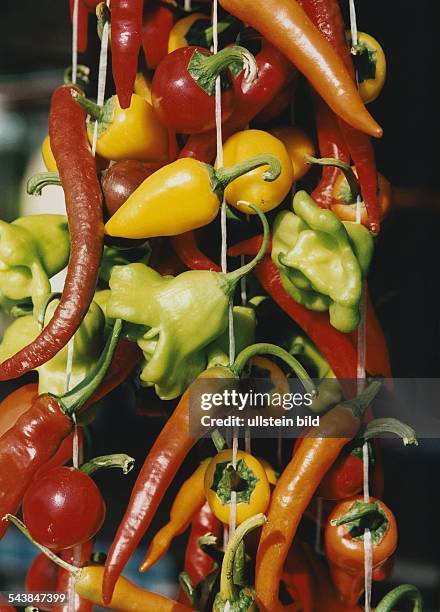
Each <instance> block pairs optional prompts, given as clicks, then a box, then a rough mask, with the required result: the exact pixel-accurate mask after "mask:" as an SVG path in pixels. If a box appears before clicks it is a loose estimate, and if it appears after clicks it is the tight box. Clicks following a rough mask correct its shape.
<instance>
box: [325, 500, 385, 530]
mask: <svg viewBox="0 0 440 612" xmlns="http://www.w3.org/2000/svg"><path fill="white" fill-rule="evenodd" d="M378 510H379V506H378V505H377V504H376V503H372V502H371V503H370V502H364V503H361V502H359V504H358V505H357V507H356V510H349V511H348V512H347V514H344V516H341V518H339V519H333V520H332V521H330V522H331V524H332V525H333V526H334V527H339V525H346V524H347V523H352V522H353V521H357V520H359V519H361V518H364V517H365V516H369V515H370V514H373V513H374V514H377V512H378Z"/></svg>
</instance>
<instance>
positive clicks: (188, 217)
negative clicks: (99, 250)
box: [105, 155, 281, 238]
mask: <svg viewBox="0 0 440 612" xmlns="http://www.w3.org/2000/svg"><path fill="white" fill-rule="evenodd" d="M263 165H269V166H270V167H269V169H268V170H266V171H265V172H264V173H263V176H264V177H265V178H264V180H266V181H275V180H276V178H277V177H278V176H279V174H280V171H281V168H280V164H279V162H278V160H277V159H276V158H275V157H273V156H272V155H257V156H255V157H253V158H251V159H248V160H246V161H244V162H242V163H241V164H236V165H235V166H232V167H230V168H221V169H219V170H214V168H212V166H209V165H208V164H204V163H202V162H199V161H197V160H195V159H191V158H184V159H178V160H176V161H175V162H173V163H171V164H168V165H167V166H164V167H163V168H160V169H159V170H157V172H155V173H154V174H152V175H151V176H149V177H148V178H147V179H145V181H144V182H143V183H141V185H139V187H138V188H137V189H136V190H135V191H134V192H133V193H132V194H131V196H130V197H129V198H128V199H127V201H126V202H124V204H123V205H122V206H121V208H119V209H118V210H117V211H116V212H115V214H114V215H113V216H112V217H111V218H110V219H109V221H107V224H106V226H105V231H106V232H107V234H109V235H110V236H119V237H121V238H152V237H154V236H176V235H178V234H182V233H183V232H188V231H190V230H193V229H196V228H198V227H202V226H204V225H207V224H208V223H210V222H211V221H213V219H214V218H215V217H216V215H217V213H218V210H219V206H220V203H221V201H222V197H223V191H224V189H225V187H226V186H227V185H228V184H229V183H230V182H231V181H234V180H236V179H237V177H239V176H241V175H242V174H244V173H245V172H249V171H250V170H253V169H254V168H257V167H259V166H263ZM264 180H262V183H263V184H264ZM250 211H251V209H247V212H250Z"/></svg>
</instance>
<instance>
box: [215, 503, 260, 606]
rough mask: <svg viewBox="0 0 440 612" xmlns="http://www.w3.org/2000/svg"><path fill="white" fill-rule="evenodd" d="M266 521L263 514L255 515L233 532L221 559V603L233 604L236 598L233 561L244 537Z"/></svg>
mask: <svg viewBox="0 0 440 612" xmlns="http://www.w3.org/2000/svg"><path fill="white" fill-rule="evenodd" d="M266 521H267V519H266V517H265V516H264V514H256V515H255V516H251V517H250V518H248V519H247V520H246V521H244V522H243V523H241V525H239V526H238V527H237V529H236V530H235V532H234V535H233V536H232V537H231V539H230V540H229V543H228V547H227V548H226V551H225V556H224V557H223V563H222V572H221V576H220V596H221V598H222V599H223V601H225V602H226V601H230V602H233V601H235V600H236V599H237V597H238V591H237V588H236V587H235V585H234V559H235V553H236V552H237V549H238V547H239V546H240V544H241V542H242V541H243V539H244V537H245V536H246V535H247V534H248V533H249V532H250V531H252V530H254V529H257V527H261V526H262V525H264V523H265V522H266Z"/></svg>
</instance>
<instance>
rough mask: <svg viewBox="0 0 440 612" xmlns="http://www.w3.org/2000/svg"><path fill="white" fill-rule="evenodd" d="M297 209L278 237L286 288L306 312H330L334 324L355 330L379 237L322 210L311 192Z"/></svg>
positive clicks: (281, 222) (279, 223) (278, 224)
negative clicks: (366, 279) (364, 281)
mask: <svg viewBox="0 0 440 612" xmlns="http://www.w3.org/2000/svg"><path fill="white" fill-rule="evenodd" d="M293 211H294V212H290V211H282V212H281V213H279V214H278V216H277V218H276V219H275V223H274V228H273V234H272V260H273V261H274V263H275V265H276V266H277V267H278V269H279V271H280V276H281V282H282V284H283V287H284V289H285V290H286V291H287V293H289V295H290V296H291V297H292V298H293V299H294V300H295V301H296V302H298V303H299V304H302V305H303V306H305V307H306V308H309V309H310V310H316V311H326V310H328V311H329V315H330V323H331V324H332V325H333V326H334V327H335V328H336V329H339V330H340V331H343V332H350V331H352V330H353V329H355V328H356V327H357V325H358V323H359V302H360V299H361V294H362V280H363V278H364V277H365V276H366V275H367V272H368V268H369V265H370V261H371V257H372V253H373V238H372V236H371V234H370V233H369V231H368V230H367V229H366V228H365V227H363V226H362V225H360V224H356V223H351V222H341V221H340V220H339V219H338V218H337V217H336V215H335V214H334V213H333V212H331V211H330V210H323V209H321V208H319V206H318V205H317V204H316V203H315V202H314V201H313V199H312V198H311V197H310V196H309V195H308V194H307V193H306V192H305V191H298V192H297V193H296V195H295V197H294V199H293Z"/></svg>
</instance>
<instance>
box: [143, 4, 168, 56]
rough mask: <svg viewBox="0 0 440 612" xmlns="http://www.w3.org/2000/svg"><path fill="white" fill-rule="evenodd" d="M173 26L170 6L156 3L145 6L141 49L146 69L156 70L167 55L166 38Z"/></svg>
mask: <svg viewBox="0 0 440 612" xmlns="http://www.w3.org/2000/svg"><path fill="white" fill-rule="evenodd" d="M173 24H174V13H173V10H172V8H171V7H170V5H168V4H165V3H164V2H158V3H157V4H153V5H152V6H151V5H150V4H149V3H148V2H147V3H146V4H145V9H144V15H143V18H142V48H143V51H144V56H145V63H146V64H147V67H148V68H156V66H157V65H158V64H159V62H160V61H161V60H162V59H163V58H164V57H165V56H166V55H167V53H168V38H169V35H170V32H171V30H172V28H173Z"/></svg>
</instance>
